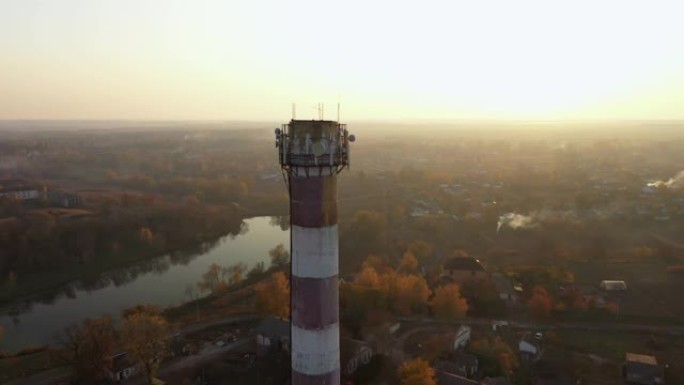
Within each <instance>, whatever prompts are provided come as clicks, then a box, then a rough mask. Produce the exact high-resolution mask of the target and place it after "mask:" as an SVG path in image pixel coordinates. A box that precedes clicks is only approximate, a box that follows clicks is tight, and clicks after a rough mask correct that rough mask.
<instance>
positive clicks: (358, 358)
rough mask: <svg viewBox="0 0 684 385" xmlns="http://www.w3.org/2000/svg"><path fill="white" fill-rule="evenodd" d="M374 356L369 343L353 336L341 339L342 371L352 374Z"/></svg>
mask: <svg viewBox="0 0 684 385" xmlns="http://www.w3.org/2000/svg"><path fill="white" fill-rule="evenodd" d="M371 358H373V350H372V349H371V348H370V346H368V344H367V343H365V342H363V341H359V340H355V339H351V338H343V339H341V340H340V364H341V366H342V373H343V374H345V375H347V376H351V375H352V374H354V372H356V369H358V368H359V367H360V366H363V365H366V364H368V363H369V362H370V360H371Z"/></svg>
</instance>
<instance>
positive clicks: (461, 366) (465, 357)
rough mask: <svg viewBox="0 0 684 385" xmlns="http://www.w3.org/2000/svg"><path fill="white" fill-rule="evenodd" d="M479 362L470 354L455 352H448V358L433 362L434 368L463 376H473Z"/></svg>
mask: <svg viewBox="0 0 684 385" xmlns="http://www.w3.org/2000/svg"><path fill="white" fill-rule="evenodd" d="M479 364H480V362H479V361H478V359H477V357H476V356H474V355H472V354H467V353H463V352H456V353H452V354H450V357H449V360H444V361H439V362H438V363H436V364H435V370H441V371H443V372H447V373H451V374H456V375H459V376H463V377H469V378H470V377H473V376H474V375H475V374H476V373H477V370H478V368H479Z"/></svg>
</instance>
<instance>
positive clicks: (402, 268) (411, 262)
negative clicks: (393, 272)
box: [397, 251, 418, 274]
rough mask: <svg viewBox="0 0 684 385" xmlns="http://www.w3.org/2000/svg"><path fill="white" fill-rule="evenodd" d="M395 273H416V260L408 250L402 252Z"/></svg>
mask: <svg viewBox="0 0 684 385" xmlns="http://www.w3.org/2000/svg"><path fill="white" fill-rule="evenodd" d="M397 273H402V274H417V273H418V260H417V259H416V257H415V256H414V255H413V253H411V252H410V251H407V252H405V253H404V255H403V256H402V257H401V262H399V267H397Z"/></svg>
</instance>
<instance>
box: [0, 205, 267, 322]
mask: <svg viewBox="0 0 684 385" xmlns="http://www.w3.org/2000/svg"><path fill="white" fill-rule="evenodd" d="M240 211H241V213H240V214H239V215H238V214H235V215H236V217H235V218H233V219H232V220H231V221H230V223H223V224H224V226H223V227H212V228H210V229H209V231H206V230H205V231H204V232H199V233H197V234H195V236H194V240H195V243H194V244H191V245H187V246H182V247H178V246H165V247H163V248H161V249H160V248H159V246H157V245H155V246H156V247H142V246H140V245H137V246H138V247H135V246H136V245H134V246H133V247H129V248H127V249H125V250H116V252H113V251H110V250H106V251H103V252H101V253H98V257H97V258H92V259H90V260H88V261H87V262H82V263H74V264H69V265H68V266H61V267H58V268H52V269H49V270H40V271H35V272H31V273H23V274H22V273H19V274H16V282H15V283H14V284H13V285H11V286H10V285H9V284H8V283H5V284H4V285H1V286H4V288H3V290H0V314H9V315H14V314H17V313H20V312H21V310H22V308H25V307H26V306H27V305H28V304H30V303H32V302H43V303H49V302H50V301H51V300H54V299H55V298H56V297H57V296H59V295H62V294H66V295H67V296H68V295H69V294H70V290H72V286H73V285H74V284H79V286H80V287H84V288H86V289H87V288H88V287H89V286H92V287H93V288H94V289H97V284H98V279H99V278H100V277H101V276H102V275H104V274H107V273H108V272H111V271H113V270H119V269H123V268H126V267H128V266H131V265H135V264H140V263H143V262H145V261H150V260H154V259H158V258H163V257H164V256H167V255H172V256H176V257H177V259H180V260H181V263H182V262H184V261H187V259H188V258H192V257H193V256H197V255H199V254H201V253H204V252H206V249H207V247H211V246H213V245H214V244H215V243H216V242H217V241H219V240H220V239H221V238H223V237H225V236H227V235H238V234H239V233H240V231H241V229H242V226H243V225H244V223H245V221H247V220H250V219H253V218H255V217H259V215H254V214H253V213H247V212H246V210H240ZM237 221H239V222H237ZM235 223H241V224H240V225H239V226H235Z"/></svg>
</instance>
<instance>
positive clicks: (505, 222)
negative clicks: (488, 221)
mask: <svg viewBox="0 0 684 385" xmlns="http://www.w3.org/2000/svg"><path fill="white" fill-rule="evenodd" d="M502 226H508V227H510V228H512V229H518V228H521V227H522V228H529V227H535V226H537V220H536V219H535V218H534V217H532V216H527V215H522V214H516V213H507V214H504V215H502V216H500V217H499V222H497V224H496V232H497V233H498V232H499V230H501V227H502Z"/></svg>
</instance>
